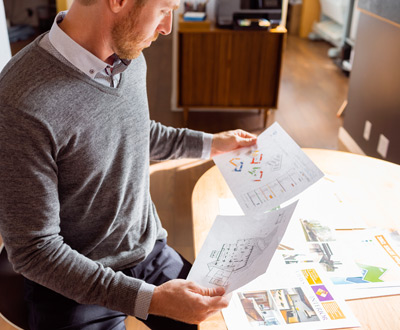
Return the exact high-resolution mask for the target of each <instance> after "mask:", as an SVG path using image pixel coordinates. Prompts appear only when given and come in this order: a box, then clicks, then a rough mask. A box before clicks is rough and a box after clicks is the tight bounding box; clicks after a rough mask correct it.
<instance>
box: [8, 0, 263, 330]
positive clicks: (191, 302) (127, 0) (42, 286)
mask: <svg viewBox="0 0 400 330" xmlns="http://www.w3.org/2000/svg"><path fill="white" fill-rule="evenodd" d="M178 5H179V2H178V0H75V2H74V3H73V5H72V7H71V9H70V11H69V12H68V13H67V14H65V13H61V14H59V15H58V17H57V18H56V22H55V23H54V25H53V27H52V29H51V31H50V33H48V34H44V35H42V36H40V37H39V38H38V39H36V40H35V41H34V42H33V43H32V44H31V45H29V46H28V47H26V48H25V49H24V50H22V51H21V52H20V53H19V54H18V55H17V56H15V57H14V58H13V59H12V60H11V61H10V63H9V64H8V65H7V66H6V67H5V69H4V70H3V72H2V74H1V76H0V101H1V103H0V126H1V127H0V129H1V131H0V150H1V155H0V157H1V158H0V172H1V179H0V184H1V188H0V200H1V207H0V212H1V213H0V233H1V235H2V237H3V240H4V243H5V247H6V248H7V251H8V254H9V258H10V261H11V262H12V264H13V266H14V268H15V270H16V271H17V272H20V273H21V274H23V275H24V277H25V278H26V288H25V291H26V300H27V302H28V305H29V312H30V314H29V317H30V320H29V321H30V326H31V329H124V328H125V327H124V319H125V317H126V315H127V314H128V315H134V316H137V317H139V318H141V319H143V321H144V322H145V323H146V324H147V325H148V326H149V327H150V328H152V329H191V328H192V327H193V326H189V325H188V324H189V323H190V324H196V323H199V322H201V321H202V320H204V319H205V318H207V317H208V316H209V315H211V314H213V313H215V312H216V311H218V310H220V309H221V308H224V307H226V306H227V304H228V300H227V298H226V297H224V296H223V295H224V289H223V288H216V289H207V288H204V287H200V286H198V285H196V284H195V283H191V282H188V281H186V280H184V278H185V277H186V275H187V274H188V271H189V269H190V264H189V263H188V262H187V261H186V260H184V259H183V258H182V257H181V256H179V255H178V254H177V253H176V252H175V251H174V250H172V249H171V248H170V247H168V245H166V232H165V230H164V229H163V228H162V226H161V223H160V220H159V218H158V216H157V213H156V210H155V208H154V205H153V203H152V201H151V198H150V193H149V160H150V159H152V160H162V159H169V158H177V157H192V158H199V157H203V158H207V157H209V156H214V155H216V154H218V153H221V152H226V151H229V150H233V149H236V148H239V147H242V146H249V145H252V144H254V143H255V141H256V137H255V136H253V135H251V134H249V133H246V132H243V131H240V130H237V131H230V132H223V133H219V134H215V135H210V134H204V133H201V132H197V131H192V130H187V129H173V128H170V127H165V126H163V125H161V124H159V123H155V122H153V121H151V120H150V119H149V114H148V105H147V95H146V83H145V81H146V66H145V61H144V57H143V55H142V50H143V49H144V48H145V47H149V46H150V44H151V43H152V41H154V40H155V39H156V37H157V36H158V34H163V35H166V34H168V33H170V32H171V24H172V11H173V10H174V9H176V8H178ZM178 278H181V279H178ZM149 314H150V315H149Z"/></svg>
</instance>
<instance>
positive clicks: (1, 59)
mask: <svg viewBox="0 0 400 330" xmlns="http://www.w3.org/2000/svg"><path fill="white" fill-rule="evenodd" d="M0 49H1V51H0V71H1V70H2V69H3V67H4V66H5V65H6V63H7V62H8V61H9V60H10V58H11V49H10V41H9V40H8V32H7V23H6V14H5V12H4V4H3V1H0Z"/></svg>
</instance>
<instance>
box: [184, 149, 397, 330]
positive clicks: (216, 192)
mask: <svg viewBox="0 0 400 330" xmlns="http://www.w3.org/2000/svg"><path fill="white" fill-rule="evenodd" d="M303 150H304V151H305V153H306V154H307V155H308V156H309V157H310V158H311V160H312V161H313V162H314V163H315V164H316V165H317V166H318V167H319V168H320V169H321V170H322V171H323V172H324V173H325V174H326V175H329V176H332V177H336V178H338V179H340V180H338V182H337V184H338V189H339V190H340V191H341V193H342V194H343V195H344V197H345V198H346V200H347V201H348V202H349V204H350V205H352V207H353V208H354V210H355V211H356V212H357V214H359V215H360V216H361V217H362V220H363V221H364V222H365V223H366V224H367V225H368V226H379V227H382V228H393V229H398V230H399V229H400V208H399V204H400V166H399V165H396V164H392V163H389V162H385V161H382V160H379V159H375V158H371V157H366V156H361V155H356V154H351V153H346V152H340V151H332V150H322V149H303ZM220 198H233V195H232V193H231V191H230V190H229V188H228V186H227V184H226V182H225V180H224V178H223V177H222V175H221V173H220V172H219V170H218V168H217V167H216V166H214V167H212V168H211V169H209V170H208V171H207V172H206V173H204V175H203V176H202V177H201V178H200V179H199V181H198V182H197V184H196V186H195V188H194V190H193V195H192V210H193V237H194V249H195V255H197V254H198V252H199V251H200V248H201V246H202V244H203V242H204V240H205V239H206V237H207V234H208V232H209V230H210V228H211V225H212V223H213V221H214V219H215V217H216V216H217V214H218V211H219V206H218V203H219V199H220ZM347 304H348V305H349V306H350V308H351V309H352V311H353V313H354V314H355V316H356V317H357V319H358V321H359V322H360V323H361V328H355V329H374V330H375V329H379V330H394V329H400V295H397V296H387V297H377V298H367V299H358V300H352V301H347ZM199 329H201V330H226V329H227V328H226V325H225V322H224V320H223V318H222V315H221V313H218V314H216V315H215V316H213V317H211V318H210V319H208V320H206V321H204V322H203V323H202V324H201V325H200V326H199Z"/></svg>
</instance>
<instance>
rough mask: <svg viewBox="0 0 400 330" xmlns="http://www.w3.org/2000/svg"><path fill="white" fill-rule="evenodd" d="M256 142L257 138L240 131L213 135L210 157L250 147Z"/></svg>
mask: <svg viewBox="0 0 400 330" xmlns="http://www.w3.org/2000/svg"><path fill="white" fill-rule="evenodd" d="M256 142H257V136H256V135H254V134H251V133H248V132H245V131H243V130H241V129H237V130H234V131H227V132H221V133H217V134H214V135H213V140H212V144H211V157H214V156H217V155H219V154H222V153H224V152H228V151H232V150H235V149H238V148H242V147H250V146H252V145H253V144H255V143H256Z"/></svg>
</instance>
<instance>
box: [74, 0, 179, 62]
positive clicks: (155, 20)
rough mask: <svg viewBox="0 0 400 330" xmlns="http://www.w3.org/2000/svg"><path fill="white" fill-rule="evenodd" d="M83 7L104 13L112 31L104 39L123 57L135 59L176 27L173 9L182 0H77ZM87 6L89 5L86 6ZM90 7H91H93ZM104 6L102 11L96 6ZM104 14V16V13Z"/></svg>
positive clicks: (99, 14) (97, 15)
mask: <svg viewBox="0 0 400 330" xmlns="http://www.w3.org/2000/svg"><path fill="white" fill-rule="evenodd" d="M75 1H76V2H77V4H78V5H80V7H81V9H82V11H85V12H87V11H88V10H90V11H89V12H90V13H91V14H93V15H96V17H99V20H100V22H101V17H103V21H104V23H106V22H107V23H106V24H107V26H108V28H107V29H108V31H107V32H106V33H105V34H104V31H103V32H101V33H102V35H103V36H107V37H106V39H104V37H103V40H102V42H106V44H107V45H108V47H109V48H111V51H112V52H113V53H115V54H117V55H118V56H119V57H121V58H125V59H134V58H136V57H138V56H139V55H140V53H141V52H142V50H143V49H144V48H147V47H149V46H150V45H151V43H152V42H153V41H154V40H156V39H157V37H158V35H159V34H163V35H167V34H169V33H170V32H171V28H172V12H173V10H175V9H177V8H178V7H179V0H75ZM85 7H86V8H87V9H85ZM89 7H90V8H89ZM98 8H101V11H97V13H98V14H95V13H96V10H97V9H98ZM103 15H104V16H103Z"/></svg>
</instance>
